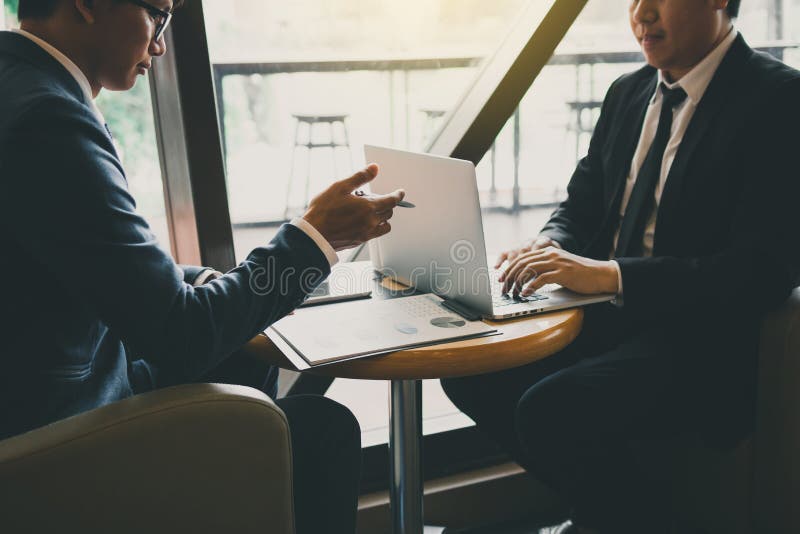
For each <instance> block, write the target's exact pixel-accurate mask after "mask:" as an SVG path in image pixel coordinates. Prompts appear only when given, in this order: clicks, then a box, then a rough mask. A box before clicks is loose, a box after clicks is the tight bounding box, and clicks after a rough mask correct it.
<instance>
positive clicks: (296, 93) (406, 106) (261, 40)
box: [203, 0, 552, 446]
mask: <svg viewBox="0 0 800 534" xmlns="http://www.w3.org/2000/svg"><path fill="white" fill-rule="evenodd" d="M551 5H552V1H551V0H537V1H534V2H527V1H526V0H500V1H497V2H492V3H486V2H484V1H482V0H433V1H431V0H412V1H411V2H406V3H404V4H403V5H402V8H400V7H399V6H398V4H397V2H394V1H390V0H379V1H375V0H348V1H343V0H342V1H337V2H324V1H322V0H299V1H297V2H292V3H289V4H287V3H286V2H278V1H276V0H269V1H265V0H234V1H233V2H231V1H230V0H205V1H204V2H203V8H204V12H205V20H206V28H207V35H208V43H209V51H210V56H211V62H212V69H213V72H214V77H215V82H216V91H217V100H218V102H217V105H218V108H219V117H220V125H221V131H222V136H223V144H224V152H225V156H226V168H227V189H228V200H229V205H230V214H231V220H232V224H233V230H234V231H233V237H234V244H235V248H236V257H237V259H239V260H241V259H243V258H244V256H245V255H246V254H247V253H248V252H249V251H250V250H251V249H252V248H253V247H255V246H259V245H261V244H263V243H265V242H266V241H267V240H268V239H269V238H270V237H271V236H272V235H273V234H274V232H275V231H276V230H277V226H278V225H279V224H280V223H281V222H282V221H284V220H286V219H290V218H291V217H293V216H296V215H298V214H301V213H302V211H303V207H304V206H305V204H306V203H307V201H308V199H309V198H308V195H309V194H310V195H313V194H314V193H315V192H318V191H319V190H321V189H322V188H324V187H325V186H327V185H328V184H329V183H330V182H331V181H332V180H334V179H337V178H342V177H345V176H347V175H349V174H350V173H351V172H352V171H353V170H354V169H355V168H356V167H359V166H360V165H362V164H363V163H364V158H363V148H362V147H363V144H364V143H371V144H382V145H390V146H394V147H399V148H408V149H412V150H424V149H425V147H426V145H427V144H428V142H429V141H430V140H431V138H432V136H433V135H434V134H435V133H436V131H437V130H438V128H439V126H440V125H441V123H442V121H443V119H444V118H445V115H446V113H447V112H448V111H450V109H451V108H452V107H453V106H454V105H455V104H456V102H457V101H458V99H459V97H460V95H461V94H462V93H464V92H465V90H466V89H467V88H468V86H469V85H470V83H471V82H472V81H473V80H474V79H475V76H476V74H477V73H478V71H479V69H480V68H481V66H482V65H483V64H484V62H485V61H486V60H487V58H489V57H491V55H492V53H493V52H494V51H495V50H496V49H497V47H498V46H499V45H500V43H501V42H502V41H503V39H504V38H506V36H507V35H508V33H509V30H510V29H511V28H512V26H513V24H514V23H515V22H516V21H517V20H518V19H519V17H520V14H521V13H523V12H524V13H525V14H526V16H527V17H528V20H531V27H532V28H533V27H535V26H536V24H538V22H539V21H540V20H541V17H543V16H544V14H545V13H546V12H547V9H549V7H550V6H551ZM478 13H479V14H480V15H477V14H478ZM309 145H311V146H309ZM486 173H487V179H489V176H490V174H491V169H488V170H487V171H486ZM486 187H489V185H488V182H487V186H486ZM307 191H308V193H307ZM343 256H346V255H343ZM328 395H329V396H331V397H333V398H335V399H337V400H339V401H340V402H342V403H344V404H345V405H347V406H348V407H349V408H350V409H351V410H353V412H354V413H355V414H356V416H357V417H358V419H359V421H360V423H361V426H362V429H363V436H362V442H363V443H364V445H365V446H369V445H374V444H379V443H385V442H386V441H387V438H388V401H387V399H388V383H387V382H367V381H357V380H336V381H335V382H334V383H333V385H332V387H331V388H330V390H329V391H328ZM424 399H425V400H424V432H425V433H426V434H428V433H434V432H441V431H446V430H450V429H452V428H457V427H461V426H464V425H469V424H471V422H470V421H469V419H468V418H467V417H466V416H464V415H462V414H460V413H459V412H458V410H456V409H455V407H453V406H452V404H450V402H449V401H448V400H447V399H446V397H445V396H444V393H443V392H442V390H441V388H440V387H439V384H438V381H427V382H426V383H425V385H424Z"/></svg>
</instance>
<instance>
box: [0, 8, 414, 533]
mask: <svg viewBox="0 0 800 534" xmlns="http://www.w3.org/2000/svg"><path fill="white" fill-rule="evenodd" d="M173 8H174V5H173V2H172V0H149V1H148V2H144V1H140V0H126V1H121V0H20V2H19V15H20V20H21V30H20V31H15V32H0V190H2V193H0V250H2V253H0V269H2V271H3V272H5V273H6V280H7V283H6V284H5V287H4V290H3V297H2V299H0V311H2V313H1V314H0V316H2V323H0V439H2V438H4V437H8V436H11V435H14V434H18V433H21V432H25V431H27V430H30V429H32V428H35V427H37V426H41V425H44V424H47V423H49V422H52V421H55V420H57V419H61V418H64V417H68V416H70V415H74V414H77V413H80V412H83V411H85V410H90V409H92V408H96V407H98V406H102V405H104V404H107V403H110V402H114V401H116V400H120V399H123V398H125V397H129V396H131V395H134V394H136V393H140V392H145V391H149V390H152V389H156V388H162V387H165V386H170V385H175V384H181V383H187V382H196V381H221V382H235V383H243V384H245V385H250V386H253V387H257V388H259V389H262V390H263V391H265V392H267V393H268V394H271V395H274V393H275V380H276V372H275V370H274V369H271V368H269V367H267V366H264V365H262V364H259V363H258V362H255V361H248V360H245V359H242V360H236V359H235V358H231V357H230V355H231V354H232V353H233V352H234V351H236V349H238V348H239V347H241V346H242V345H244V344H245V343H246V342H247V341H248V340H249V339H251V338H252V337H253V336H255V335H257V334H258V333H259V332H261V331H263V330H264V329H265V328H266V327H267V326H268V325H269V324H271V323H273V322H275V321H277V320H278V319H280V318H281V317H283V316H284V315H286V314H287V313H289V312H290V311H291V310H292V309H293V308H295V307H296V306H297V305H298V304H299V303H300V302H301V301H302V300H303V299H304V298H305V297H306V296H307V295H308V293H310V292H311V291H313V289H314V288H315V287H316V286H317V285H318V284H319V283H320V282H321V281H322V280H323V279H324V278H325V277H326V276H327V275H328V273H329V272H330V268H331V265H332V264H333V263H335V261H336V253H335V251H336V250H341V249H344V248H348V247H352V246H355V245H357V244H359V243H362V242H364V241H366V240H369V239H371V238H373V237H376V236H379V235H383V234H385V233H386V232H388V231H389V230H390V226H389V223H388V222H387V221H388V219H389V218H390V217H391V215H392V209H393V208H394V206H395V205H396V203H397V202H398V201H399V200H400V199H401V198H402V196H403V193H402V191H397V192H395V193H393V194H391V195H385V196H381V197H375V198H361V197H357V196H355V195H353V194H351V193H352V192H353V190H355V189H356V188H358V187H360V186H361V185H363V184H365V183H367V182H369V181H370V180H372V179H374V178H375V176H376V174H377V167H375V166H374V165H373V166H369V167H367V168H366V169H365V170H363V171H361V172H359V173H357V174H356V175H354V176H353V177H351V178H348V179H346V180H342V181H340V182H337V183H335V184H333V185H332V186H331V187H329V188H328V189H327V190H326V191H324V192H323V193H321V194H320V195H319V196H317V197H316V198H315V199H314V200H312V202H311V204H310V206H309V208H308V211H307V212H306V213H305V215H304V216H303V217H302V218H298V219H296V220H294V221H292V223H291V224H287V225H284V226H283V227H282V228H281V229H280V230H279V232H278V234H277V236H276V237H275V238H274V239H273V240H272V241H271V242H269V243H265V244H264V246H263V247H260V248H257V249H255V250H253V251H252V252H251V253H250V255H249V256H248V257H247V259H246V260H245V261H244V262H242V263H241V264H240V265H239V266H238V267H236V268H235V269H233V270H232V271H230V272H228V273H226V274H224V275H220V276H218V277H216V279H213V280H212V278H214V276H213V275H212V272H211V271H209V270H207V269H204V268H196V267H180V266H177V265H175V263H174V262H173V260H172V258H171V257H170V256H169V255H167V254H166V253H164V252H163V251H162V249H161V248H159V247H158V246H157V244H156V241H155V238H154V236H153V234H152V233H151V231H150V229H149V227H148V226H147V223H146V222H145V221H144V219H142V217H141V216H139V214H138V213H137V211H136V206H135V203H134V199H133V198H132V197H131V195H130V194H129V192H128V188H127V183H126V177H125V171H124V169H123V166H122V164H121V162H120V160H119V157H118V155H117V152H116V150H115V148H114V144H113V141H112V137H111V134H110V132H109V131H108V128H107V127H106V125H105V122H104V120H103V118H102V113H100V111H99V110H98V109H97V108H96V106H95V105H94V98H95V97H96V96H97V94H98V93H99V92H100V91H101V90H102V89H104V88H105V89H109V90H127V89H130V88H131V87H132V86H133V85H134V83H135V80H136V78H137V76H138V75H141V74H144V73H145V72H146V71H147V69H148V68H149V67H150V66H151V62H152V61H153V60H154V58H157V57H159V56H161V55H162V54H164V52H165V44H164V39H163V31H164V29H165V28H166V25H167V24H168V22H169V20H170V18H171V16H172V10H173ZM277 403H278V405H279V406H280V407H281V408H282V409H283V410H284V412H285V413H286V416H287V418H288V420H289V425H290V429H291V434H292V449H293V457H294V474H295V485H294V488H295V502H296V510H297V514H296V515H297V527H298V531H299V532H314V533H316V532H331V531H335V532H347V531H350V532H352V531H353V530H354V528H355V511H356V501H357V494H358V491H357V490H358V479H359V465H360V431H359V428H358V424H357V422H356V421H355V419H354V417H353V416H352V414H350V412H349V411H347V409H346V408H344V407H343V406H340V405H338V404H336V403H334V402H333V401H330V400H328V399H325V398H323V397H299V398H290V399H280V400H278V401H277ZM265 528H268V525H265Z"/></svg>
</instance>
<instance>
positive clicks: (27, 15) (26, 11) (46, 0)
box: [17, 0, 58, 20]
mask: <svg viewBox="0 0 800 534" xmlns="http://www.w3.org/2000/svg"><path fill="white" fill-rule="evenodd" d="M57 5H58V0H19V7H18V11H17V18H19V20H22V19H46V18H47V17H49V16H50V15H52V14H53V12H54V11H55V10H56V6H57Z"/></svg>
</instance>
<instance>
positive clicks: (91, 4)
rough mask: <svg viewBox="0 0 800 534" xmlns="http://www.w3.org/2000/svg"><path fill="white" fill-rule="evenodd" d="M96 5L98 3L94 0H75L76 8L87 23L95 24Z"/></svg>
mask: <svg viewBox="0 0 800 534" xmlns="http://www.w3.org/2000/svg"><path fill="white" fill-rule="evenodd" d="M95 7H96V3H95V1H94V0H75V10H76V11H77V12H78V14H79V16H80V17H81V18H82V19H83V20H84V21H85V22H86V24H94V21H95V13H94V12H95Z"/></svg>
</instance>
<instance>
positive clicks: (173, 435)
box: [0, 384, 294, 534]
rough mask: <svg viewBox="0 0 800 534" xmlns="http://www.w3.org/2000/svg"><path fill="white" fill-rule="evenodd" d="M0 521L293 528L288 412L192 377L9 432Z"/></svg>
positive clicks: (19, 525) (84, 527) (136, 527)
mask: <svg viewBox="0 0 800 534" xmlns="http://www.w3.org/2000/svg"><path fill="white" fill-rule="evenodd" d="M0 531H2V532H64V531H69V532H83V533H101V532H102V533H107V532H115V533H127V532H130V533H142V532H149V533H162V532H163V533H170V534H172V533H175V532H261V533H263V532H275V533H292V532H294V511H293V504H292V464H291V445H290V436H289V428H288V424H287V421H286V417H285V415H284V414H283V412H282V411H281V410H280V409H279V408H278V407H277V406H276V405H275V404H274V403H273V402H272V401H271V400H270V399H269V398H268V397H267V396H266V395H263V394H262V393H260V392H258V391H256V390H254V389H250V388H246V387H242V386H229V385H217V384H194V385H188V386H178V387H174V388H168V389H164V390H159V391H155V392H152V393H147V394H144V395H137V396H135V397H131V398H129V399H125V400H123V401H120V402H116V403H113V404H110V405H108V406H104V407H102V408H98V409H96V410H92V411H90V412H86V413H83V414H80V415H77V416H75V417H71V418H69V419H65V420H62V421H58V422H56V423H54V424H51V425H48V426H46V427H42V428H39V429H36V430H33V431H31V432H28V433H26V434H22V435H19V436H15V437H13V438H10V439H7V440H5V441H2V442H0Z"/></svg>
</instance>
